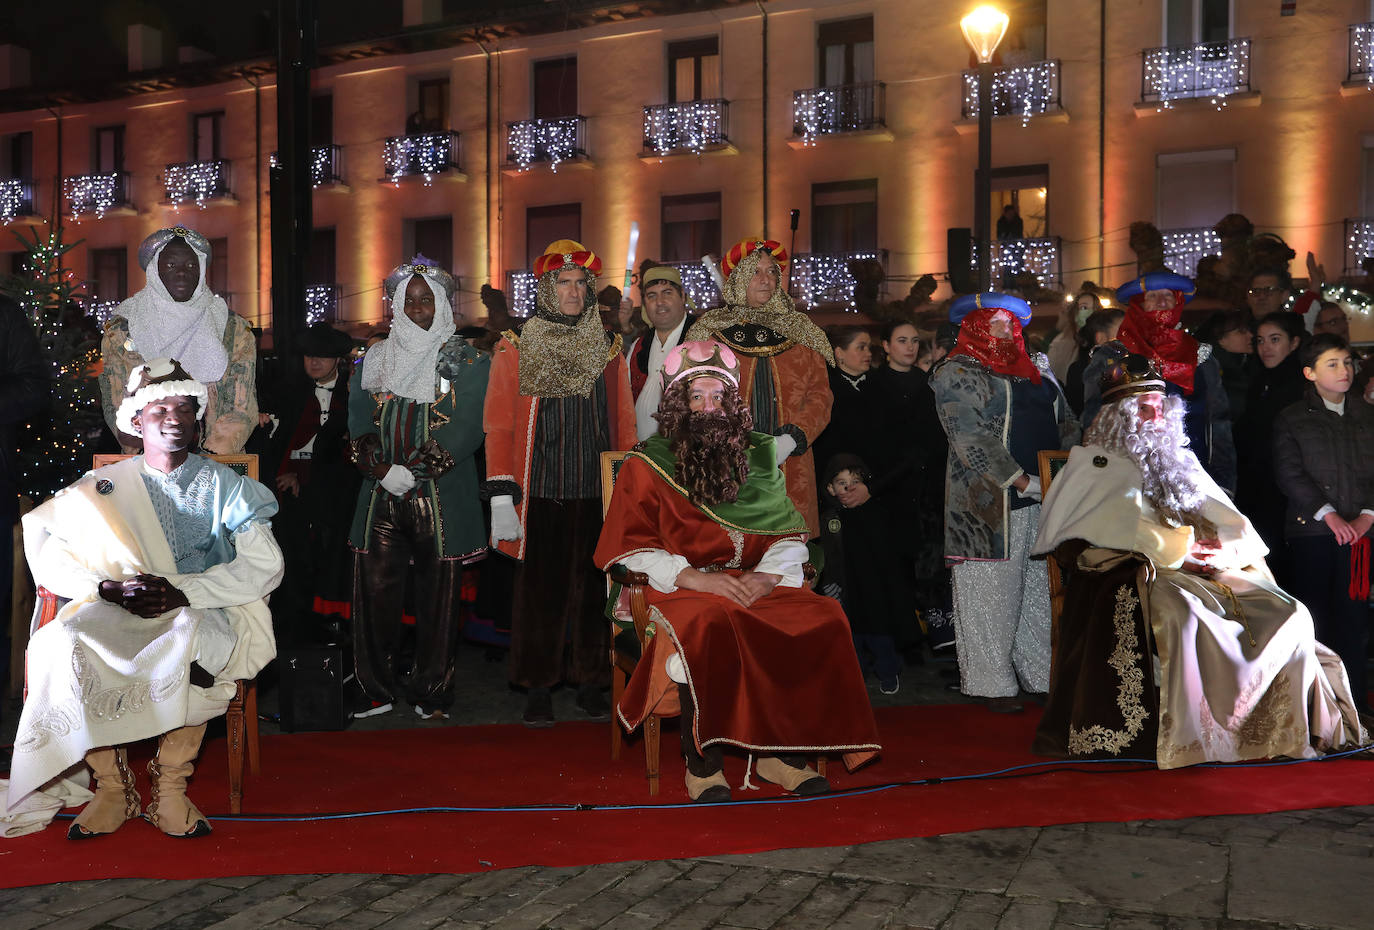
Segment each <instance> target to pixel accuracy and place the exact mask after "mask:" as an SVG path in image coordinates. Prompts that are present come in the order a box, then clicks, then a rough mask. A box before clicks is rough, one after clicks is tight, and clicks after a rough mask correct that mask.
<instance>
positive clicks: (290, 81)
mask: <svg viewBox="0 0 1374 930" xmlns="http://www.w3.org/2000/svg"><path fill="white" fill-rule="evenodd" d="M277 17H278V19H277V29H278V33H277V150H278V164H279V166H278V167H276V168H273V169H271V171H270V177H271V194H270V196H271V199H272V347H273V349H274V350H275V351H276V353H277V355H278V357H285V356H286V355H287V353H289V352H290V351H291V347H292V346H293V345H294V344H295V335H296V333H298V332H299V331H300V330H302V329H304V328H305V269H306V267H307V266H308V263H309V260H310V238H311V236H310V234H311V228H312V225H313V218H312V216H311V206H312V204H311V194H312V192H313V187H312V185H311V179H310V163H311V153H310V71H311V68H312V67H313V65H314V63H315V0H279V2H278V4H277Z"/></svg>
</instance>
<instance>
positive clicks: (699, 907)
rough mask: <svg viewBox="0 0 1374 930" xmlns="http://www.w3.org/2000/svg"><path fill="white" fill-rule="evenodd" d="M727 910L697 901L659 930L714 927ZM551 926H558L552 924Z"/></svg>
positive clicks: (701, 929) (725, 907)
mask: <svg viewBox="0 0 1374 930" xmlns="http://www.w3.org/2000/svg"><path fill="white" fill-rule="evenodd" d="M729 910H730V908H729V907H727V906H726V905H724V904H707V903H705V902H703V901H697V902H696V903H694V904H689V905H687V907H685V908H683V909H682V910H681V911H679V912H678V913H677V914H675V915H673V917H672V918H671V919H669V920H668V922H667V923H664V924H660V925H659V930H705V928H707V927H715V926H716V925H717V922H718V921H719V920H720V919H721V918H722V917H724V916H725V914H726V912H727V911H729ZM553 926H555V927H557V926H560V925H559V924H553Z"/></svg>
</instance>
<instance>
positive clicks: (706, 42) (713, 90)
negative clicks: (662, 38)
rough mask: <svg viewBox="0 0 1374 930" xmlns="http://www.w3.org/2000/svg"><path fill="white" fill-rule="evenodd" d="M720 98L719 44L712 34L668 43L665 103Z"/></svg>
mask: <svg viewBox="0 0 1374 930" xmlns="http://www.w3.org/2000/svg"><path fill="white" fill-rule="evenodd" d="M718 97H720V43H719V41H718V40H717V39H716V37H715V36H712V37H711V38H709V39H693V40H691V41H690V42H670V43H668V102H669V103H683V102H686V101H688V100H715V99H717V98H718Z"/></svg>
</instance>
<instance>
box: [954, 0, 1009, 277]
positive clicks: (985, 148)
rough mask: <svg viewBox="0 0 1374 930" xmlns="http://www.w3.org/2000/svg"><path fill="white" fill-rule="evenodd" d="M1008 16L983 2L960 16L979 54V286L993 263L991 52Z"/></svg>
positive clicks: (976, 199) (976, 229) (975, 194)
mask: <svg viewBox="0 0 1374 930" xmlns="http://www.w3.org/2000/svg"><path fill="white" fill-rule="evenodd" d="M1008 21H1009V20H1008V17H1007V14H1006V13H1003V12H1002V11H1001V10H999V9H997V8H996V7H995V6H990V5H987V4H984V5H983V6H980V7H978V8H977V9H975V10H974V11H973V12H971V13H969V14H968V15H967V16H965V17H964V18H963V19H961V20H959V28H960V29H961V30H963V33H964V41H966V42H968V45H969V48H971V49H973V54H974V55H976V56H977V57H978V173H977V174H976V175H975V176H974V179H973V237H974V240H975V241H976V242H977V243H978V290H979V291H986V290H989V289H990V285H991V278H992V274H991V267H992V236H991V235H990V231H991V226H992V223H991V219H992V218H991V215H990V214H991V213H992V56H993V54H994V53H995V52H996V51H997V46H998V44H1000V43H1001V41H1002V37H1003V36H1005V35H1006V34H1007V23H1008Z"/></svg>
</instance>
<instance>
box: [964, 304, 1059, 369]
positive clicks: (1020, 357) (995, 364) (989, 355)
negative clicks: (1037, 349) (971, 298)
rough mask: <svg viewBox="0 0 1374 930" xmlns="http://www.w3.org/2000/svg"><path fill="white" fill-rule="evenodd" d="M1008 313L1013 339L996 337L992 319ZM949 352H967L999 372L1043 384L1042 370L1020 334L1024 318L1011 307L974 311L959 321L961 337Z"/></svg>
mask: <svg viewBox="0 0 1374 930" xmlns="http://www.w3.org/2000/svg"><path fill="white" fill-rule="evenodd" d="M998 313H1005V314H1006V315H1007V316H1008V317H1009V322H1010V323H1011V338H1010V339H997V338H995V337H994V336H993V335H992V318H993V316H994V315H995V314H998ZM949 354H950V355H967V356H968V357H969V358H973V359H977V360H978V361H980V362H982V363H983V364H984V365H986V366H987V367H988V368H991V369H992V370H993V371H995V372H997V373H998V374H999V375H1010V376H1011V377H1013V378H1029V379H1030V380H1031V383H1032V384H1039V383H1040V369H1038V368H1036V367H1035V363H1034V362H1032V361H1031V359H1030V356H1029V355H1027V354H1026V340H1025V338H1024V337H1023V336H1022V335H1021V321H1020V320H1018V319H1017V318H1016V314H1014V313H1012V312H1011V311H1010V310H998V309H984V310H971V311H969V314H968V316H966V317H964V318H963V320H962V321H960V323H959V338H958V340H957V341H955V343H954V348H953V349H951V350H950V353H949Z"/></svg>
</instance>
